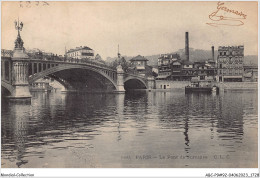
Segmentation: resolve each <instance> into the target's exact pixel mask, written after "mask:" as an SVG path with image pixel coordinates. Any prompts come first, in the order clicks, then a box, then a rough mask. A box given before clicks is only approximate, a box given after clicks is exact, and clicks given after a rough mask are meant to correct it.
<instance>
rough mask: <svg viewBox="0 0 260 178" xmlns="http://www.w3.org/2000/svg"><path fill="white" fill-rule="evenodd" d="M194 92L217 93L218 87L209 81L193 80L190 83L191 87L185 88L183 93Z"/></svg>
mask: <svg viewBox="0 0 260 178" xmlns="http://www.w3.org/2000/svg"><path fill="white" fill-rule="evenodd" d="M194 92H202V93H216V94H218V93H219V87H218V86H216V85H213V84H212V82H211V81H207V80H200V81H199V80H193V81H191V85H188V86H186V87H185V93H194Z"/></svg>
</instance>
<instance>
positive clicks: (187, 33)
mask: <svg viewBox="0 0 260 178" xmlns="http://www.w3.org/2000/svg"><path fill="white" fill-rule="evenodd" d="M185 59H186V60H187V61H188V60H189V32H186V33H185Z"/></svg>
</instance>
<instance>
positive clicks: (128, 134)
mask: <svg viewBox="0 0 260 178" xmlns="http://www.w3.org/2000/svg"><path fill="white" fill-rule="evenodd" d="M257 105H258V103H257V90H248V91H246V90H227V91H225V92H224V91H221V93H220V94H219V95H214V94H213V95H211V94H210V95H209V94H188V95H185V94H184V90H176V91H175V90H174V91H166V92H163V91H157V92H147V91H135V92H129V93H126V94H82V93H81V94H80V93H66V94H65V93H59V92H56V93H55V92H53V93H33V97H32V102H31V104H25V103H10V102H7V101H6V100H4V99H3V100H2V113H1V116H2V120H1V139H2V145H1V153H2V157H1V161H2V162H1V164H2V167H10V168H17V167H19V168H43V167H47V168H61V167H66V168H67V167H68V168H81V167H84V168H89V167H90V168H94V167H108V168H110V167H115V168H118V167H171V168H189V167H192V168H206V167H209V168H210V167H217V168H220V167H257V161H258V160H257V157H258V155H257V149H258V147H257V143H258V138H257V128H258V126H257V125H258V121H257V108H258V107H257Z"/></svg>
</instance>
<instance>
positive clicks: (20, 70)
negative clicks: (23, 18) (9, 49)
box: [9, 19, 31, 99]
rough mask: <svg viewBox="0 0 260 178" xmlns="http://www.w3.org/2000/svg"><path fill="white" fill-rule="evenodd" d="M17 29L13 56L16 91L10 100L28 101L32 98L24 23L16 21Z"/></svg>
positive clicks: (13, 79) (13, 77)
mask: <svg viewBox="0 0 260 178" xmlns="http://www.w3.org/2000/svg"><path fill="white" fill-rule="evenodd" d="M15 29H16V30H17V32H18V34H17V38H16V40H15V47H14V52H13V56H12V85H13V86H14V91H13V93H12V94H11V96H10V97H9V98H10V99H28V98H31V93H30V91H29V74H28V70H29V57H28V55H27V54H26V53H25V49H24V47H23V44H24V43H23V40H22V38H21V35H20V31H22V29H23V23H22V22H20V23H19V19H18V22H17V21H15Z"/></svg>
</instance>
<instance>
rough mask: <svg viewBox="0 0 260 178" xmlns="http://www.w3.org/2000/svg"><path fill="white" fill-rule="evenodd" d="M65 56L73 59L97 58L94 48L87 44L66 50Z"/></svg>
mask: <svg viewBox="0 0 260 178" xmlns="http://www.w3.org/2000/svg"><path fill="white" fill-rule="evenodd" d="M65 56H66V57H69V58H73V59H84V58H89V59H95V56H94V50H93V49H91V48H89V47H87V46H80V47H76V48H75V49H70V50H68V51H66V54H65Z"/></svg>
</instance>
